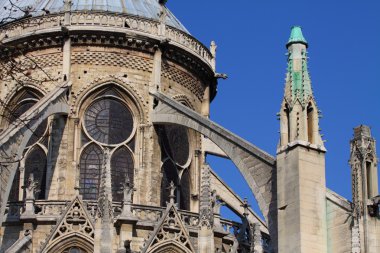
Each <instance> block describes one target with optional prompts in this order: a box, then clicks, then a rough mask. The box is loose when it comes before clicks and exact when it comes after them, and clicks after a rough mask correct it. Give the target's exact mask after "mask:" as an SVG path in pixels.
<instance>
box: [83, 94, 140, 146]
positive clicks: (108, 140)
mask: <svg viewBox="0 0 380 253" xmlns="http://www.w3.org/2000/svg"><path fill="white" fill-rule="evenodd" d="M84 123H85V127H86V130H87V132H88V134H89V135H90V136H91V137H92V138H94V139H95V140H97V141H99V142H101V143H105V144H118V143H121V142H123V141H125V140H127V138H128V137H129V136H130V135H131V133H132V130H133V117H132V113H131V111H130V110H129V109H128V107H126V106H125V105H124V104H122V103H121V102H119V101H117V100H115V99H111V98H103V99H101V100H98V101H96V102H95V103H93V104H92V105H90V107H89V108H88V109H87V111H86V113H85V120H84Z"/></svg>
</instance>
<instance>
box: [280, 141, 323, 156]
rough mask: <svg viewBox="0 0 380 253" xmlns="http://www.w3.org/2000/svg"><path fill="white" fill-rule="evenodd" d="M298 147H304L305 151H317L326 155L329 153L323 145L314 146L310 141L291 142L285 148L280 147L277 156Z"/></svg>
mask: <svg viewBox="0 0 380 253" xmlns="http://www.w3.org/2000/svg"><path fill="white" fill-rule="evenodd" d="M296 147H303V148H305V149H311V150H315V151H318V152H320V153H326V152H327V150H326V148H325V147H324V146H322V145H316V144H312V143H310V142H308V141H300V140H297V141H293V142H290V143H288V144H287V145H285V146H281V147H278V148H277V154H280V153H283V152H287V151H289V150H292V149H293V148H296Z"/></svg>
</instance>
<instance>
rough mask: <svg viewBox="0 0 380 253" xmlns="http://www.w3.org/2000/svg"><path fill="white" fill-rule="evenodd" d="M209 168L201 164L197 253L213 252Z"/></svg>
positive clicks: (212, 218) (212, 219)
mask: <svg viewBox="0 0 380 253" xmlns="http://www.w3.org/2000/svg"><path fill="white" fill-rule="evenodd" d="M210 184H211V179H210V169H209V167H208V165H207V164H204V165H203V168H202V177H201V196H200V208H199V209H200V211H199V216H200V219H199V220H200V227H199V232H198V251H199V253H210V252H214V250H215V247H214V231H213V229H214V217H213V208H212V199H211V185H210Z"/></svg>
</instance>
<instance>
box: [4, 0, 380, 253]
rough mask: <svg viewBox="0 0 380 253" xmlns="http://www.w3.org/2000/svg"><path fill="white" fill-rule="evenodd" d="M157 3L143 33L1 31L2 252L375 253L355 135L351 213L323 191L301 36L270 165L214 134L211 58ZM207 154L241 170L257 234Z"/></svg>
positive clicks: (365, 155)
mask: <svg viewBox="0 0 380 253" xmlns="http://www.w3.org/2000/svg"><path fill="white" fill-rule="evenodd" d="M128 1H129V0H128ZM42 2H44V1H42ZM115 2H117V1H115ZM164 2H165V1H158V2H157V1H155V0H150V1H141V4H148V5H149V6H150V7H152V10H153V9H154V10H155V11H156V12H157V17H156V18H154V16H153V18H152V16H151V15H150V14H149V15H148V14H147V13H145V14H141V15H135V13H133V12H131V13H128V12H125V11H121V12H117V11H115V12H110V11H108V12H101V11H100V12H99V11H96V10H92V11H91V10H90V11H88V10H86V11H83V10H80V9H76V8H77V7H76V6H75V5H72V2H71V1H70V0H66V1H64V4H62V6H60V8H58V9H51V11H46V9H44V11H43V13H42V12H38V11H35V12H34V13H36V14H34V15H31V16H28V17H24V18H21V17H16V18H12V20H11V21H12V22H10V21H9V20H8V21H7V22H3V24H2V25H1V26H0V41H1V43H2V44H4V45H5V46H4V47H2V48H0V56H1V57H0V60H1V63H2V66H5V67H4V69H3V70H0V71H2V72H0V76H1V77H2V79H1V80H0V82H1V83H0V84H1V89H0V99H1V102H2V106H1V110H2V111H1V115H2V118H1V122H0V127H1V129H2V132H1V133H0V146H1V151H0V152H1V163H0V165H1V181H0V182H1V185H0V190H1V203H0V204H1V213H2V214H4V215H2V216H0V222H1V223H0V224H1V225H2V227H1V230H0V238H1V239H0V240H1V247H0V252H102V253H103V252H104V253H106V252H120V253H121V252H142V253H143V252H149V253H151V252H152V253H153V252H154V253H157V252H158V253H159V252H188V253H190V252H201V253H210V252H224V253H227V252H228V253H229V252H231V253H233V252H255V253H264V252H267V253H269V252H334V253H336V252H338V253H340V252H378V251H379V250H380V225H379V205H380V198H379V197H378V196H377V195H378V188H377V180H376V178H377V157H376V150H375V145H374V139H373V138H372V136H371V134H370V131H369V129H368V128H367V127H364V126H361V127H359V128H357V129H356V130H355V136H354V139H353V140H352V144H351V151H352V156H351V165H352V181H353V193H354V194H353V195H354V198H353V201H352V203H351V202H350V201H348V200H346V199H343V198H342V197H340V196H339V195H337V194H335V193H333V192H331V191H330V190H328V189H327V188H326V184H325V162H324V157H325V152H326V150H325V148H324V146H323V141H322V139H321V136H320V135H319V126H318V108H317V106H316V102H315V98H314V96H313V93H312V89H311V81H310V78H309V74H308V69H307V55H306V48H307V47H308V44H307V42H306V40H305V39H304V38H303V36H302V32H301V31H300V29H299V28H297V27H295V28H293V30H292V35H291V39H290V40H289V43H288V45H287V47H288V51H289V52H288V53H289V60H288V64H289V67H288V73H287V78H286V85H285V95H284V100H283V103H282V108H281V112H280V113H279V116H280V128H281V131H280V132H281V139H280V145H279V147H278V152H277V157H273V156H271V155H269V154H268V153H266V152H265V151H263V150H261V149H259V148H258V147H256V146H254V145H252V144H250V143H248V142H247V141H245V140H244V139H242V138H240V137H238V136H236V135H234V134H233V133H231V132H229V131H228V130H226V129H224V128H223V127H221V126H219V125H217V124H216V123H214V122H212V121H210V120H209V115H210V112H209V108H210V102H211V101H212V99H213V98H214V97H215V95H216V87H217V79H218V78H220V77H224V76H223V75H221V74H218V73H216V65H215V64H216V62H215V57H216V45H215V43H212V44H211V47H210V49H208V48H206V47H205V46H204V45H202V44H201V43H200V42H199V41H197V40H196V39H195V38H193V37H192V36H191V35H189V34H188V33H187V31H186V29H185V28H184V27H183V26H182V25H181V24H180V23H179V21H177V20H176V19H175V17H174V16H173V15H172V14H171V13H170V12H169V11H168V10H167V8H166V6H165V5H164ZM38 6H43V3H40V5H38ZM153 7H154V8H153ZM34 8H40V7H37V6H34ZM21 10H22V8H21ZM40 11H42V9H41V10H40ZM3 16H4V15H1V17H3ZM5 16H6V15H5ZM16 67H17V68H16ZM9 69H12V70H14V69H17V71H14V72H9ZM7 71H8V72H7ZM207 154H217V155H221V156H224V157H227V158H229V159H231V160H232V161H233V162H234V163H235V165H236V166H237V168H238V169H239V170H240V171H241V173H242V175H243V176H244V178H245V180H246V181H247V183H248V185H249V187H250V188H251V190H252V193H253V194H254V196H255V197H256V199H257V201H258V204H259V208H260V210H261V212H262V214H263V217H264V219H261V218H260V216H259V215H257V214H255V213H254V212H253V210H252V209H250V208H249V205H248V203H247V202H246V201H244V200H242V199H241V198H240V197H239V196H237V195H236V194H235V193H234V192H233V191H232V190H231V189H230V188H229V187H228V186H227V185H226V184H225V183H224V182H223V181H222V180H221V179H220V178H219V177H218V176H217V175H216V174H215V172H213V171H212V169H211V168H210V166H209V165H208V164H206V163H205V157H206V155H207ZM222 205H225V206H227V207H228V208H230V209H231V210H232V211H234V212H235V213H236V214H238V215H239V216H240V218H241V221H240V222H239V223H238V222H233V221H229V220H226V219H224V218H223V217H221V214H220V209H221V206H222Z"/></svg>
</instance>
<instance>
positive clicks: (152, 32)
mask: <svg viewBox="0 0 380 253" xmlns="http://www.w3.org/2000/svg"><path fill="white" fill-rule="evenodd" d="M63 21H64V15H63V13H58V14H49V15H44V16H38V17H31V18H25V19H20V20H17V21H14V22H11V23H8V24H5V25H3V26H1V27H0V39H3V38H5V39H4V41H5V42H6V41H7V40H11V39H13V38H16V37H19V36H25V35H27V34H34V33H37V31H40V30H45V29H50V30H51V29H53V28H60V26H61V25H62V24H63ZM70 26H72V27H71V28H70V29H73V30H75V29H76V27H78V26H87V27H89V26H93V27H96V26H98V27H99V26H101V27H113V28H118V29H123V30H130V31H137V32H141V33H144V34H146V35H147V37H149V36H153V37H155V38H156V39H160V38H161V37H160V33H159V30H160V27H159V26H160V23H159V22H158V21H155V20H152V19H147V18H142V17H138V16H134V15H128V14H120V13H119V14H118V13H109V12H108V13H105V12H72V13H71V16H70ZM56 31H60V29H56ZM163 33H164V34H163V36H164V37H166V38H168V39H170V40H171V42H172V43H173V44H175V45H177V46H182V47H184V48H186V49H187V50H188V51H190V52H192V53H193V54H195V55H197V56H198V57H199V58H200V59H202V60H203V61H204V62H205V63H207V64H208V65H209V66H211V65H212V59H213V57H212V55H211V53H210V51H209V50H208V48H207V47H205V46H204V45H203V44H202V43H201V42H199V41H198V40H197V39H195V38H194V37H192V36H191V35H189V34H187V33H185V32H183V31H181V30H179V29H176V28H174V27H171V26H166V29H165V31H164V32H163Z"/></svg>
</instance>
